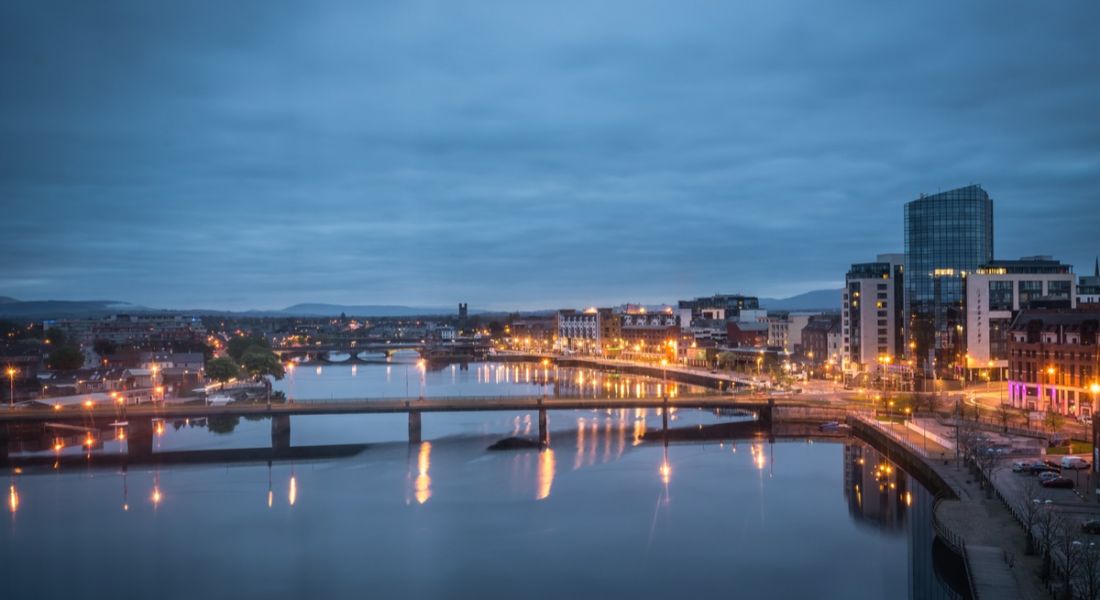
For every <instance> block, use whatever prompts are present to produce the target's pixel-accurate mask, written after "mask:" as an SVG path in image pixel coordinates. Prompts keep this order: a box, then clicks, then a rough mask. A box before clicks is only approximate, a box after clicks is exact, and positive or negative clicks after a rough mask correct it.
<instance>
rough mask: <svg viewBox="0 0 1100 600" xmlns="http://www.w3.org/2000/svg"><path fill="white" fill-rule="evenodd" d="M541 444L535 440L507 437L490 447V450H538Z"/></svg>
mask: <svg viewBox="0 0 1100 600" xmlns="http://www.w3.org/2000/svg"><path fill="white" fill-rule="evenodd" d="M540 447H541V444H539V443H538V442H536V441H535V440H531V439H527V438H522V437H506V438H504V439H502V440H497V441H496V442H495V443H494V444H493V445H492V446H489V448H488V449H489V450H538V449H539V448H540Z"/></svg>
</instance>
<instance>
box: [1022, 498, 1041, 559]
mask: <svg viewBox="0 0 1100 600" xmlns="http://www.w3.org/2000/svg"><path fill="white" fill-rule="evenodd" d="M1019 500H1020V511H1021V512H1022V513H1023V514H1024V534H1025V536H1026V538H1027V539H1026V544H1025V547H1024V554H1027V555H1029V556H1030V555H1032V554H1035V526H1036V525H1038V523H1039V511H1041V510H1043V501H1042V500H1039V486H1038V485H1036V483H1035V480H1033V479H1032V480H1028V482H1027V483H1025V484H1024V485H1023V487H1021V488H1020V497H1019Z"/></svg>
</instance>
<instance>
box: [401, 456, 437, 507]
mask: <svg viewBox="0 0 1100 600" xmlns="http://www.w3.org/2000/svg"><path fill="white" fill-rule="evenodd" d="M411 448H412V447H410V448H409V449H410V451H409V467H408V473H407V474H406V480H408V481H410V484H409V488H410V491H411V498H410V497H409V494H408V493H406V497H405V503H406V504H408V503H410V502H411V499H416V501H417V503H418V504H423V503H426V502H428V500H429V499H430V498H431V474H430V472H431V443H430V441H421V443H420V444H419V445H417V446H416V448H417V457H416V477H415V478H414V477H412V462H411V456H412V455H411Z"/></svg>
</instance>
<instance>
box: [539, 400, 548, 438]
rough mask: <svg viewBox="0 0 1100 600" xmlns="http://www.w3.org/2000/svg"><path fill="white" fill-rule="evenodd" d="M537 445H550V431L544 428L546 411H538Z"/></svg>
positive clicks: (541, 409) (542, 409)
mask: <svg viewBox="0 0 1100 600" xmlns="http://www.w3.org/2000/svg"><path fill="white" fill-rule="evenodd" d="M539 444H542V445H543V446H549V445H550V429H549V428H548V427H547V426H546V409H545V408H540V409H539Z"/></svg>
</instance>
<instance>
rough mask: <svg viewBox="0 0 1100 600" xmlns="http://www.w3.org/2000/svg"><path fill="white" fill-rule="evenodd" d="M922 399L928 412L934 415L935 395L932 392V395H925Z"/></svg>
mask: <svg viewBox="0 0 1100 600" xmlns="http://www.w3.org/2000/svg"><path fill="white" fill-rule="evenodd" d="M923 398H924V401H925V404H926V406H927V408H928V412H930V413H933V414H935V412H936V394H935V393H934V392H933V393H925V394H924V396H923Z"/></svg>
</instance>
